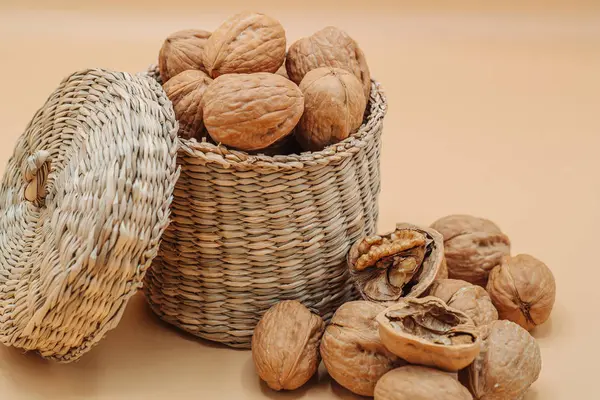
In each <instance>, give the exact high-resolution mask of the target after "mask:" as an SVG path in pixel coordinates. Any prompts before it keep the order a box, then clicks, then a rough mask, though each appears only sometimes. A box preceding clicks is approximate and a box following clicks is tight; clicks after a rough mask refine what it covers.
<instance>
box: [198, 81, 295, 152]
mask: <svg viewBox="0 0 600 400" xmlns="http://www.w3.org/2000/svg"><path fill="white" fill-rule="evenodd" d="M202 107H203V110H204V125H205V126H206V129H207V130H208V133H209V135H210V136H211V137H212V138H213V140H215V142H217V143H223V144H225V145H226V146H231V147H234V148H237V149H240V150H246V151H252V150H260V149H264V148H266V147H269V146H270V145H272V144H273V143H275V142H277V141H278V140H281V139H283V137H285V136H287V135H289V134H290V133H291V132H292V130H293V129H294V127H295V126H296V124H297V123H298V120H299V119H300V117H301V115H302V112H303V110H304V96H303V95H302V92H301V91H300V89H299V88H298V86H296V84H295V83H294V82H292V81H290V80H288V79H285V78H284V77H282V76H280V75H276V74H272V73H266V72H258V73H254V74H227V75H221V76H219V77H218V78H217V79H215V80H214V81H213V83H212V84H211V85H210V86H209V87H208V89H206V92H204V96H203V98H202Z"/></svg>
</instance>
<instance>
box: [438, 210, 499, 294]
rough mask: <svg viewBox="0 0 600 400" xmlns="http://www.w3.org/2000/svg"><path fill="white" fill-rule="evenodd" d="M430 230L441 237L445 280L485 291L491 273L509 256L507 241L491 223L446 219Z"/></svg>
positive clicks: (460, 217)
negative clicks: (479, 287)
mask: <svg viewBox="0 0 600 400" xmlns="http://www.w3.org/2000/svg"><path fill="white" fill-rule="evenodd" d="M431 228H433V229H435V230H436V231H438V232H439V233H441V234H442V236H443V237H444V248H445V253H446V262H447V264H448V277H449V278H451V279H461V280H464V281H467V282H470V283H472V284H475V285H479V286H482V287H485V285H486V284H487V280H488V275H489V273H490V271H491V270H492V269H493V268H494V267H495V266H497V265H499V264H500V263H501V262H502V257H504V256H505V255H509V254H510V240H509V239H508V236H506V235H505V234H503V233H502V232H501V231H500V228H499V227H498V226H497V225H496V224H494V223H493V222H492V221H490V220H487V219H484V218H478V217H474V216H471V215H459V214H457V215H449V216H446V217H443V218H440V219H438V220H437V221H435V222H434V223H433V224H432V225H431Z"/></svg>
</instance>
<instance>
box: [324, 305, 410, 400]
mask: <svg viewBox="0 0 600 400" xmlns="http://www.w3.org/2000/svg"><path fill="white" fill-rule="evenodd" d="M382 310H384V307H383V306H382V305H379V304H376V303H371V302H367V301H362V300H356V301H350V302H348V303H345V304H343V305H342V306H341V307H340V308H338V309H337V311H336V312H335V314H334V315H333V318H332V319H331V323H330V324H329V325H328V326H327V328H326V329H325V333H324V334H323V339H322V340H321V357H322V358H323V363H324V364H325V367H326V368H327V371H328V372H329V375H331V377H332V378H333V379H335V381H336V382H337V383H339V384H340V385H342V386H343V387H345V388H346V389H348V390H350V391H352V392H353V393H356V394H359V395H362V396H373V391H374V389H375V384H376V383H377V381H378V380H379V378H381V377H382V376H383V374H385V373H386V372H388V371H390V370H391V369H393V368H396V367H398V366H400V365H404V364H405V362H404V361H403V360H401V359H400V358H398V357H397V356H395V355H394V354H392V353H391V352H390V351H388V350H387V349H386V348H385V346H384V345H383V344H382V343H381V340H380V339H379V334H378V333H377V323H376V322H375V316H376V315H377V314H378V313H379V312H381V311H382Z"/></svg>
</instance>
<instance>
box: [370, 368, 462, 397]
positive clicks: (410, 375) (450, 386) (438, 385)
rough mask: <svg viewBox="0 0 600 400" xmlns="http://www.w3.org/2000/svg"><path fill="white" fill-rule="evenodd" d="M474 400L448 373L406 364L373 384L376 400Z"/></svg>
mask: <svg viewBox="0 0 600 400" xmlns="http://www.w3.org/2000/svg"><path fill="white" fill-rule="evenodd" d="M432 399H435V400H473V397H472V396H471V393H469V391H468V390H467V388H465V387H464V386H463V385H461V384H460V382H458V380H456V379H455V378H453V377H452V376H450V375H449V374H448V373H447V372H443V371H439V370H437V369H433V368H427V367H422V366H418V365H406V366H404V367H400V368H396V369H393V370H391V371H390V372H388V373H386V374H385V375H383V376H382V377H381V379H379V381H377V385H375V400H432Z"/></svg>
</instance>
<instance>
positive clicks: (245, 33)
mask: <svg viewBox="0 0 600 400" xmlns="http://www.w3.org/2000/svg"><path fill="white" fill-rule="evenodd" d="M285 48H286V39H285V31H284V29H283V26H281V24H280V23H279V21H277V20H276V19H274V18H271V17H269V16H267V15H264V14H261V13H255V12H250V11H245V12H242V13H239V14H236V15H234V16H232V17H230V18H229V19H227V20H226V21H225V22H223V24H222V25H221V26H219V27H218V28H217V29H216V30H215V31H214V32H213V33H212V35H211V36H210V38H209V39H208V40H207V42H206V44H205V46H204V52H203V55H202V58H203V61H204V67H205V68H206V71H207V72H208V74H209V75H210V76H211V77H213V78H216V77H218V76H220V75H223V74H231V73H253V72H275V71H277V69H278V68H279V67H280V66H281V64H283V61H284V59H285Z"/></svg>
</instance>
